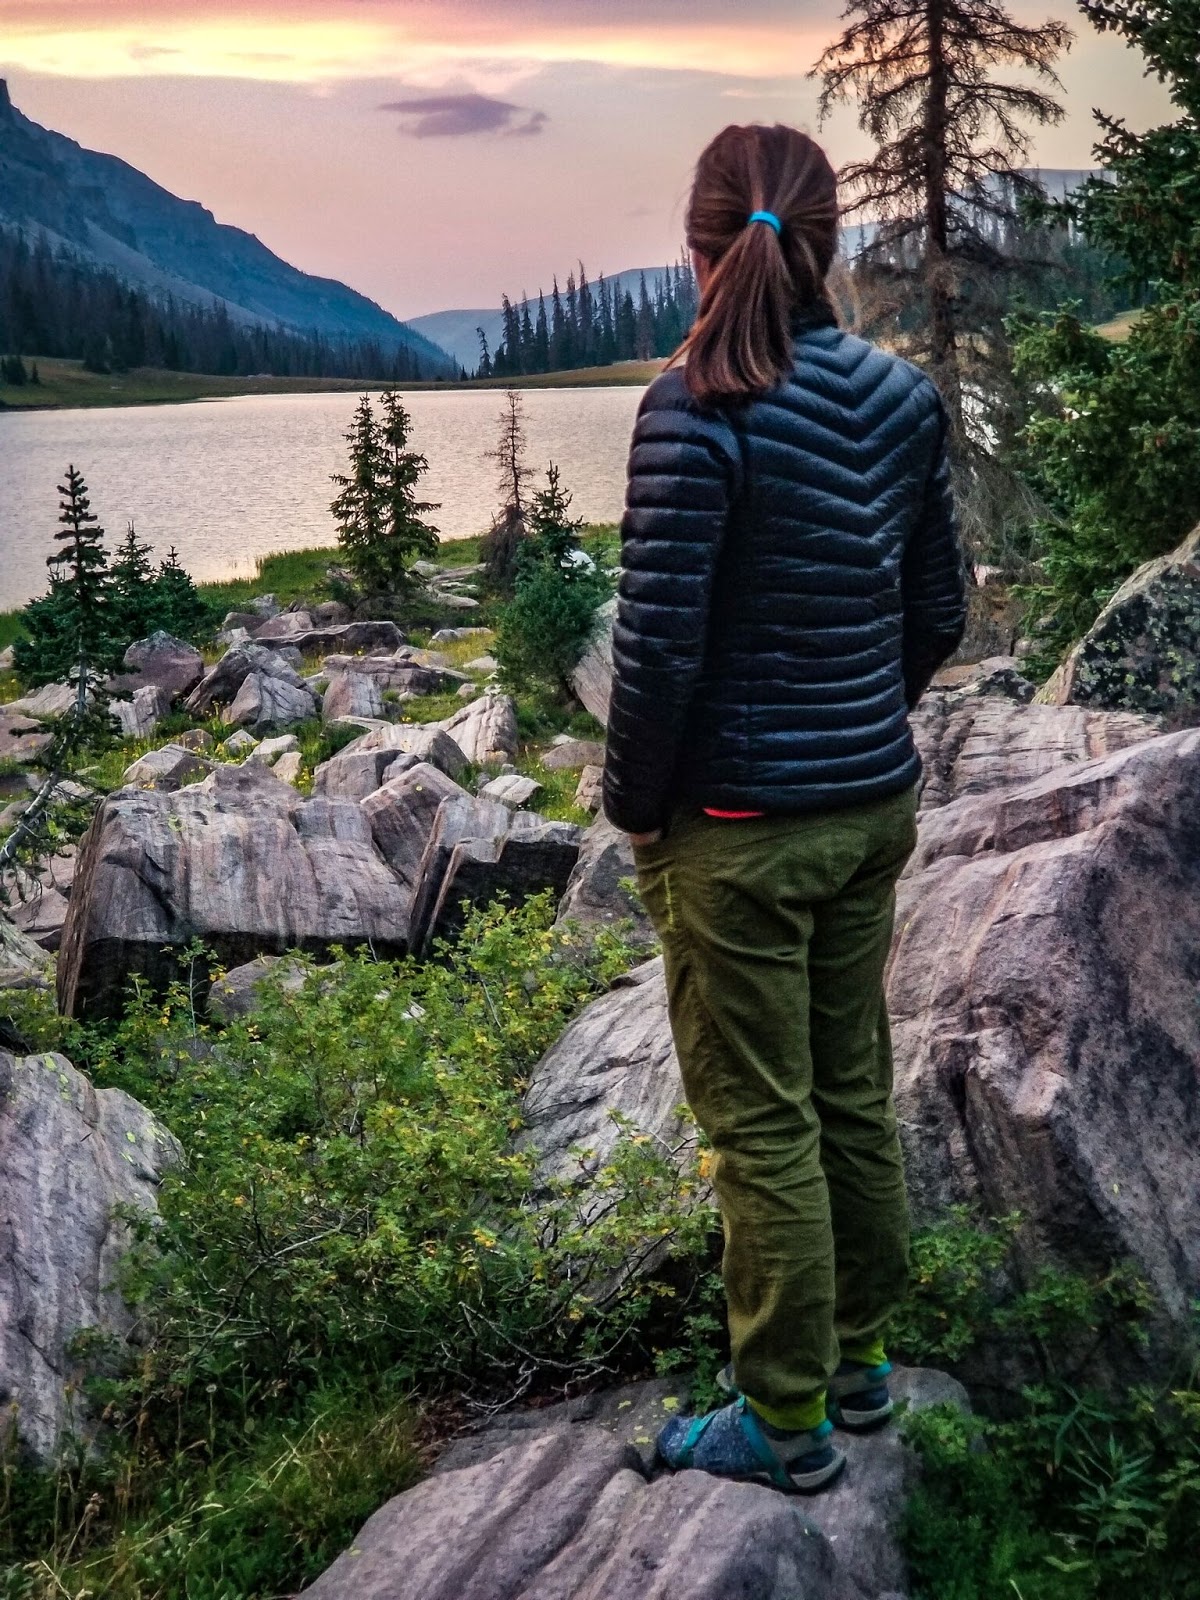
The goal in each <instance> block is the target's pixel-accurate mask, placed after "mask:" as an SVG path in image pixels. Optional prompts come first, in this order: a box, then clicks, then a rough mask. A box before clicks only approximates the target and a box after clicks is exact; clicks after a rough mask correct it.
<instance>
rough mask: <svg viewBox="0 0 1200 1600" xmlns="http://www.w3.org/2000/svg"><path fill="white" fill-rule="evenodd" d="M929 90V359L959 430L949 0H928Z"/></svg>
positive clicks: (926, 18)
mask: <svg viewBox="0 0 1200 1600" xmlns="http://www.w3.org/2000/svg"><path fill="white" fill-rule="evenodd" d="M925 20H926V28H927V31H928V36H929V92H928V95H927V97H926V101H925V275H926V282H927V292H928V295H929V338H930V361H931V365H932V368H933V372H934V376H935V378H936V380H937V383H938V385H939V387H940V388H941V390H942V395H943V398H944V399H945V401H946V405H947V407H948V408H949V411H950V415H951V418H952V420H953V422H954V424H955V427H956V429H960V428H961V423H962V394H961V390H960V385H959V373H958V337H957V329H956V326H955V315H954V277H953V268H952V265H951V262H950V256H949V244H950V223H949V213H950V195H949V179H948V172H949V154H948V151H947V141H948V138H949V132H950V114H949V98H950V71H949V66H948V63H947V61H946V6H945V0H926V7H925Z"/></svg>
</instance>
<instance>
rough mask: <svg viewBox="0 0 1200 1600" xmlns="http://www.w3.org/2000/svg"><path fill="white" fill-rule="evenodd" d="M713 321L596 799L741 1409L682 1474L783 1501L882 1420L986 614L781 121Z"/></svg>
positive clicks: (664, 445)
mask: <svg viewBox="0 0 1200 1600" xmlns="http://www.w3.org/2000/svg"><path fill="white" fill-rule="evenodd" d="M687 232H688V243H689V246H690V247H691V250H692V252H693V259H694V262H695V267H696V272H697V277H698V280H699V285H700V293H701V301H700V312H699V316H698V318H697V321H696V324H695V326H694V327H693V329H692V331H691V333H690V334H689V336H688V338H687V340H686V342H685V344H684V345H683V348H682V349H681V351H680V352H679V356H678V358H677V360H676V362H675V363H674V364H672V365H671V366H670V367H669V368H668V370H667V371H666V372H664V373H663V374H662V375H661V376H660V377H659V378H658V379H657V380H656V381H655V382H654V383H653V384H652V385H651V386H650V389H649V390H648V392H647V394H646V397H645V399H644V400H643V402H642V406H641V409H640V411H639V413H638V420H637V426H636V429H635V431H634V436H633V447H632V453H631V456H630V462H629V488H628V501H627V510H626V513H625V519H624V523H623V525H622V555H621V561H622V571H621V586H620V600H619V608H618V613H617V621H616V628H615V633H614V640H613V660H614V664H615V674H614V682H613V694H612V709H611V714H610V718H609V728H608V760H607V766H606V769H605V780H604V804H605V810H606V811H607V813H608V816H609V817H610V819H611V820H612V821H613V822H614V823H615V824H616V825H617V827H619V828H622V829H625V830H626V831H627V832H628V833H629V834H630V836H631V838H632V840H633V844H634V852H635V856H636V859H637V867H638V881H639V884H640V886H641V891H642V895H643V898H644V899H645V902H646V905H647V907H648V908H649V910H650V913H651V916H652V917H653V919H654V922H655V925H656V927H657V929H658V931H659V934H660V936H661V938H662V943H663V952H664V957H665V962H666V972H667V989H668V998H669V1004H670V1012H671V1026H672V1031H673V1033H674V1036H675V1043H676V1046H677V1049H678V1054H679V1061H680V1066H681V1068H682V1071H683V1081H684V1087H685V1089H686V1092H687V1097H688V1101H689V1102H690V1104H691V1107H692V1109H693V1111H694V1112H695V1115H696V1118H697V1121H698V1122H699V1124H700V1126H701V1127H702V1128H703V1129H704V1131H705V1133H706V1134H707V1136H708V1138H709V1140H710V1141H711V1143H712V1147H713V1152H714V1157H713V1167H712V1177H713V1186H714V1188H715V1190H716V1194H717V1198H718V1201H719V1203H720V1207H721V1214H722V1218H723V1221H724V1227H725V1256H724V1264H723V1274H724V1280H725V1292H726V1298H727V1300H728V1307H729V1333H730V1341H731V1345H732V1350H733V1361H732V1364H731V1367H730V1368H727V1369H726V1378H727V1384H728V1388H729V1390H730V1392H732V1393H734V1394H735V1396H736V1398H735V1399H734V1401H733V1403H732V1404H730V1405H727V1406H725V1407H723V1408H722V1409H720V1410H718V1411H714V1412H711V1413H709V1414H708V1415H707V1416H704V1417H699V1418H695V1419H688V1418H679V1419H676V1420H673V1421H672V1422H671V1423H669V1424H668V1426H667V1427H666V1428H665V1429H664V1430H663V1432H662V1434H661V1436H660V1438H659V1453H660V1455H661V1456H662V1458H663V1459H664V1460H665V1461H666V1463H667V1464H668V1465H669V1466H672V1467H688V1466H691V1467H698V1468H700V1469H702V1470H704V1471H707V1472H713V1473H717V1474H720V1475H722V1476H728V1477H738V1478H758V1479H762V1480H764V1481H767V1482H770V1483H773V1484H776V1485H777V1486H778V1487H780V1488H782V1489H788V1490H801V1491H803V1490H814V1489H819V1488H821V1487H823V1486H824V1485H825V1484H827V1483H830V1482H832V1480H833V1479H834V1478H835V1477H836V1476H837V1475H838V1473H839V1472H840V1470H841V1468H842V1467H843V1466H844V1464H845V1456H844V1455H843V1453H842V1452H841V1451H840V1450H839V1449H838V1448H837V1447H836V1446H835V1445H834V1443H833V1442H832V1439H831V1437H830V1436H831V1434H832V1431H833V1427H834V1425H835V1424H836V1425H839V1426H843V1427H846V1428H849V1429H854V1428H860V1429H861V1428H865V1427H870V1426H873V1425H876V1424H878V1423H880V1422H882V1421H883V1420H884V1419H885V1418H886V1417H887V1416H888V1415H889V1414H890V1412H891V1409H892V1403H891V1399H890V1396H889V1394H888V1389H887V1376H888V1371H889V1368H888V1365H887V1359H886V1355H885V1351H884V1343H883V1341H884V1335H885V1330H886V1327H887V1323H888V1319H889V1318H890V1317H891V1316H892V1314H893V1312H894V1311H895V1308H896V1306H897V1303H898V1302H899V1300H900V1298H901V1295H902V1294H903V1292H904V1289H905V1283H906V1278H907V1268H908V1223H907V1213H906V1207H905V1195H904V1173H903V1169H902V1165H901V1156H900V1146H899V1141H898V1138H897V1132H896V1117H895V1112H894V1109H893V1106H892V1098H891V1084H892V1058H891V1047H890V1040H889V1034H888V1019H887V1010H886V1006H885V1002H884V991H883V977H884V965H885V962H886V960H887V955H888V949H889V946H890V942H891V936H892V924H893V917H894V910H895V884H896V879H897V877H898V876H899V874H900V871H901V869H902V868H903V866H904V863H905V862H906V860H907V859H908V856H909V854H910V853H911V851H912V848H913V845H914V843H915V839H916V823H915V815H916V784H917V779H918V776H919V773H920V762H919V759H918V757H917V753H916V749H915V747H914V744H913V738H912V733H911V731H910V729H909V723H908V712H909V711H910V710H911V709H912V708H913V707H914V706H915V705H916V703H917V701H918V699H919V698H920V696H921V694H922V693H923V692H924V690H925V688H926V687H927V686H928V684H929V681H930V679H931V677H932V676H933V674H934V672H935V671H936V670H937V668H938V667H939V666H940V665H941V663H942V662H943V661H944V660H945V659H946V658H947V657H948V656H949V655H950V654H951V652H952V651H953V650H954V648H955V646H956V645H957V643H958V640H959V638H960V637H961V634H962V630H963V625H964V620H965V602H964V588H963V576H962V568H961V561H960V556H959V551H958V544H957V537H956V532H955V524H954V511H953V506H952V502H951V495H950V478H949V470H948V464H947V453H946V415H945V412H944V409H943V407H942V404H941V401H940V399H939V397H938V394H937V392H936V390H935V389H934V387H933V385H932V384H931V383H930V382H929V380H928V379H927V378H925V377H924V376H923V375H922V374H921V373H920V372H919V371H918V370H917V369H916V368H914V367H912V366H909V365H908V364H907V363H906V362H904V361H900V360H898V359H897V358H895V357H893V356H890V355H887V354H885V353H884V352H883V351H881V350H878V349H875V348H874V347H873V346H871V345H869V344H866V343H864V342H863V341H862V340H860V339H857V338H854V337H852V336H851V335H850V334H847V333H843V332H841V331H840V330H839V329H838V327H837V318H836V315H835V313H834V309H833V305H832V303H831V300H830V296H829V293H828V290H827V288H826V283H825V279H826V275H827V273H828V272H829V269H830V266H831V264H832V262H833V258H834V253H835V250H836V246H837V239H838V203H837V186H836V179H835V176H834V172H833V169H832V168H831V166H830V164H829V162H828V160H827V158H826V157H825V155H824V153H823V152H822V150H821V149H820V148H819V147H818V146H817V145H816V144H815V143H814V142H813V141H812V140H811V139H809V138H808V137H806V136H805V135H804V134H801V133H798V132H796V131H795V130H794V129H791V128H784V127H774V128H765V127H747V128H739V127H731V128H726V129H725V131H724V132H723V133H721V134H719V135H718V136H717V138H716V139H714V140H713V142H712V143H711V144H710V145H709V146H708V148H707V149H706V150H705V151H704V153H703V155H702V156H701V157H700V161H699V164H698V166H697V169H696V177H695V183H694V186H693V189H692V195H691V201H690V204H689V208H688V218H687Z"/></svg>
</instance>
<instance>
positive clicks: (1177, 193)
mask: <svg viewBox="0 0 1200 1600" xmlns="http://www.w3.org/2000/svg"><path fill="white" fill-rule="evenodd" d="M1079 5H1080V8H1081V10H1082V11H1083V13H1084V15H1085V16H1086V17H1087V18H1088V20H1089V21H1090V22H1092V23H1093V24H1094V25H1095V26H1096V27H1097V28H1098V29H1099V30H1100V31H1101V32H1102V33H1107V32H1113V33H1119V34H1121V35H1122V36H1123V37H1124V38H1125V39H1126V40H1127V41H1128V42H1129V43H1130V44H1135V45H1137V47H1138V48H1139V49H1140V50H1141V52H1142V54H1143V55H1144V56H1145V58H1146V63H1147V67H1148V68H1149V70H1150V71H1151V72H1153V73H1154V74H1155V76H1156V77H1158V79H1159V80H1160V81H1161V82H1163V83H1165V84H1166V86H1167V90H1168V93H1169V94H1170V97H1171V101H1172V103H1173V105H1174V106H1175V107H1176V108H1177V110H1178V111H1179V113H1180V115H1179V116H1178V117H1177V118H1176V120H1175V121H1173V122H1169V123H1165V124H1164V125H1162V126H1161V127H1157V128H1151V129H1150V130H1149V131H1148V132H1147V133H1143V134H1136V133H1131V132H1130V130H1129V129H1128V128H1127V127H1126V125H1125V122H1124V120H1123V119H1122V118H1120V117H1115V116H1112V115H1110V114H1108V113H1105V112H1102V111H1098V112H1097V113H1096V120H1097V122H1098V123H1099V125H1100V130H1101V134H1102V135H1103V137H1102V138H1101V141H1100V143H1099V144H1098V145H1097V147H1096V154H1097V156H1099V158H1100V160H1101V162H1102V163H1103V165H1104V167H1105V169H1106V170H1105V174H1104V177H1103V178H1102V179H1091V180H1089V182H1087V183H1086V184H1085V185H1084V186H1083V188H1082V190H1080V191H1077V192H1076V194H1075V195H1074V196H1073V197H1072V204H1071V206H1070V207H1069V210H1070V211H1071V212H1072V213H1073V216H1074V219H1075V220H1076V221H1078V222H1080V223H1082V225H1083V228H1084V230H1085V232H1086V233H1087V235H1088V237H1089V238H1090V239H1092V240H1093V241H1094V242H1096V243H1098V244H1102V245H1104V246H1105V247H1106V248H1107V249H1109V250H1111V251H1112V252H1113V253H1114V254H1116V255H1118V256H1121V257H1123V258H1124V260H1125V261H1127V262H1128V263H1129V277H1130V279H1131V280H1132V282H1133V284H1134V285H1135V286H1136V287H1137V288H1139V289H1145V288H1146V287H1147V286H1148V285H1150V284H1152V283H1154V282H1156V281H1158V282H1161V283H1164V284H1168V285H1172V286H1173V287H1175V288H1178V289H1182V290H1184V291H1185V292H1195V291H1197V290H1200V4H1198V3H1197V0H1189V3H1182V4H1181V3H1180V0H1079Z"/></svg>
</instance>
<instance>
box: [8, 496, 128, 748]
mask: <svg viewBox="0 0 1200 1600" xmlns="http://www.w3.org/2000/svg"><path fill="white" fill-rule="evenodd" d="M58 492H59V495H60V496H61V500H60V506H59V518H58V520H59V523H60V527H59V531H58V532H57V533H56V534H55V536H54V538H55V543H56V544H57V545H58V546H59V549H58V550H57V551H56V553H55V554H54V555H52V556H49V557H47V560H46V565H47V567H48V568H49V570H50V589H49V593H48V594H46V595H43V596H42V598H41V599H39V600H34V601H32V602H31V603H30V604H29V605H28V606H26V608H25V611H24V613H23V614H22V624H23V628H24V636H23V637H21V638H19V639H18V640H17V642H16V646H15V648H14V661H13V665H14V668H15V670H16V672H17V675H18V676H19V677H20V678H21V680H22V682H24V683H26V684H28V685H30V686H37V685H40V684H44V683H73V684H75V686H76V688H77V691H78V696H77V698H78V705H79V714H80V716H81V717H82V716H83V715H84V713H85V711H86V707H87V702H88V698H89V695H90V696H92V697H93V698H96V699H100V698H102V693H103V691H102V685H103V682H104V679H105V677H106V676H107V675H108V674H109V673H112V672H116V671H118V670H119V668H120V665H121V658H122V656H123V655H124V653H125V647H126V644H127V643H128V641H127V640H126V639H123V638H122V637H121V634H120V629H119V619H118V617H117V615H116V611H115V607H114V603H113V581H112V573H111V572H110V570H109V565H108V554H107V552H106V550H105V548H104V529H103V528H102V527H101V526H100V521H99V518H98V517H97V516H96V514H95V512H94V511H93V510H92V509H91V499H90V498H89V495H88V489H87V484H86V483H85V482H84V479H83V474H82V473H81V472H79V471H77V470H76V468H75V467H74V465H71V466H68V468H67V481H66V483H60V484H59V486H58Z"/></svg>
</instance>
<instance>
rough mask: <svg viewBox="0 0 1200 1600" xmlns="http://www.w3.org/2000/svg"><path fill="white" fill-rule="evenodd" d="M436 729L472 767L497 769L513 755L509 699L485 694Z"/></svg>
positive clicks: (514, 719) (514, 723) (512, 710)
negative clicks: (442, 733)
mask: <svg viewBox="0 0 1200 1600" xmlns="http://www.w3.org/2000/svg"><path fill="white" fill-rule="evenodd" d="M438 726H439V727H440V728H442V729H443V730H444V731H445V732H446V733H448V734H449V735H450V737H451V738H452V739H453V740H454V742H455V744H457V745H458V747H459V749H460V750H461V751H462V753H463V755H464V756H465V757H466V758H467V760H468V761H469V762H470V763H471V764H472V766H477V767H483V766H490V765H500V764H501V763H503V762H505V761H511V760H512V758H513V757H514V756H515V755H516V753H517V744H518V742H519V735H518V732H517V708H516V705H515V704H514V703H513V700H512V698H511V696H509V695H506V694H494V693H492V692H491V691H489V692H488V693H486V694H483V695H480V697H479V698H478V699H477V700H472V701H470V702H469V703H468V704H467V705H465V706H464V707H463V708H462V710H461V711H456V712H455V713H454V715H453V716H452V717H447V718H446V719H445V721H444V722H441V723H439V724H438Z"/></svg>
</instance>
